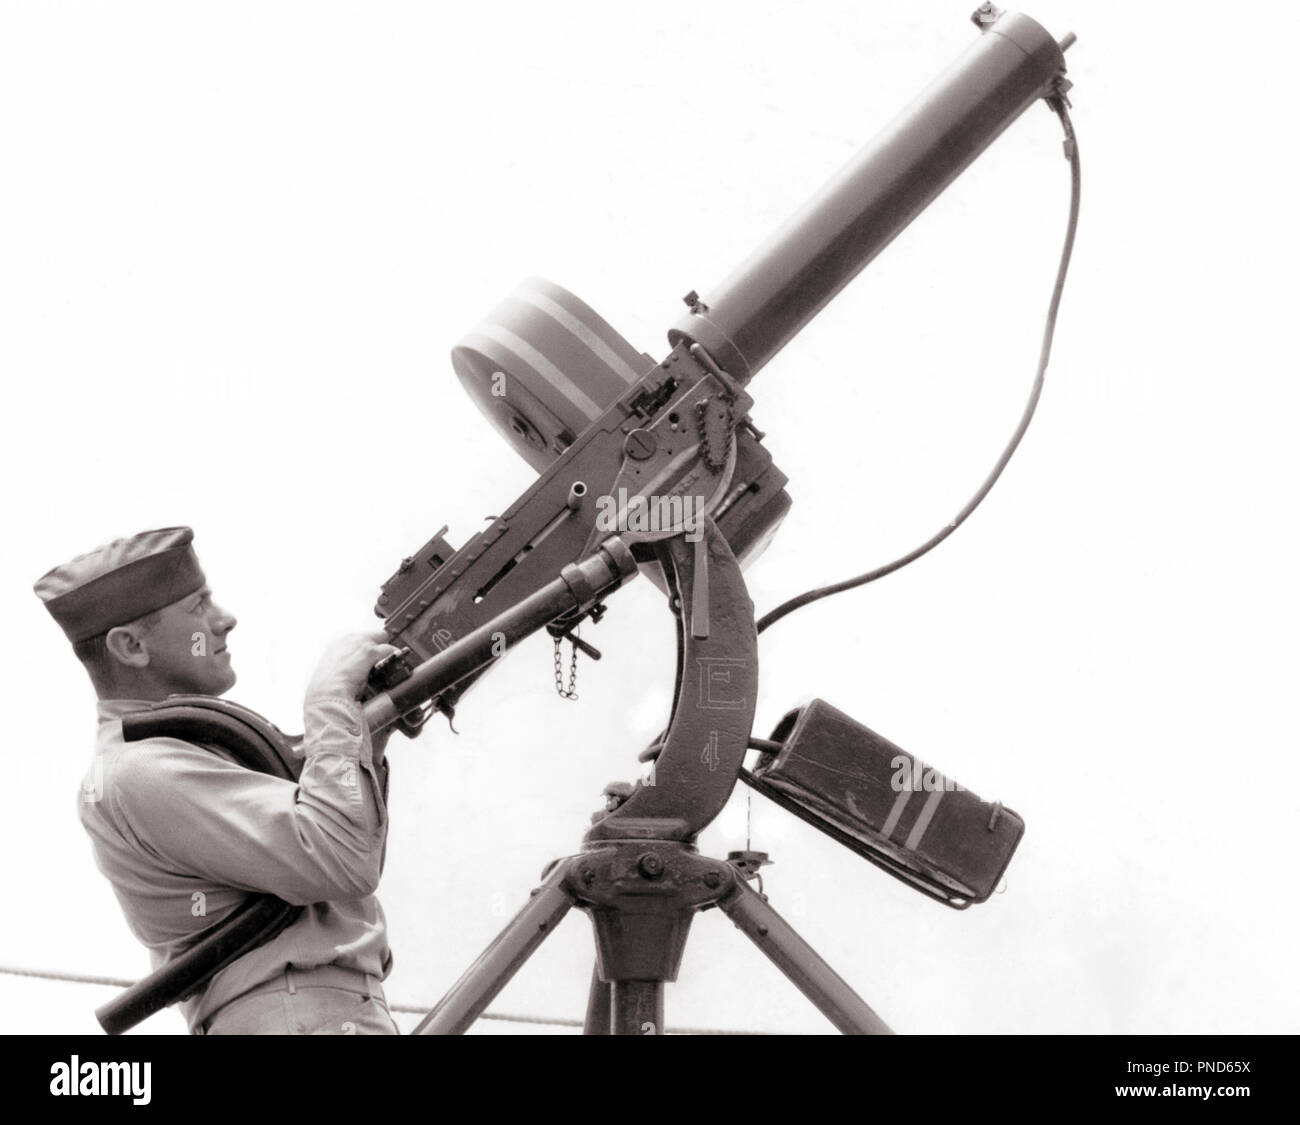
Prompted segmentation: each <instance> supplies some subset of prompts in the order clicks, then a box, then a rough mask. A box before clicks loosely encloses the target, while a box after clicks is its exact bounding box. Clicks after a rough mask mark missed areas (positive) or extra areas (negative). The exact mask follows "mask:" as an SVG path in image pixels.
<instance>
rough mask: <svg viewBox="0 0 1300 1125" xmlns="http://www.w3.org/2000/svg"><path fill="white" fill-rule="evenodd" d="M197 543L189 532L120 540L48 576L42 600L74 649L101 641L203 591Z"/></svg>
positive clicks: (40, 590) (162, 531)
mask: <svg viewBox="0 0 1300 1125" xmlns="http://www.w3.org/2000/svg"><path fill="white" fill-rule="evenodd" d="M193 540H194V532H193V531H191V530H190V529H189V528H188V527H163V528H159V529H157V530H155V531H142V532H140V534H139V535H132V536H130V537H129V538H127V539H114V540H113V542H111V543H106V544H104V546H102V547H96V548H95V550H93V551H91V552H89V553H88V554H85V555H78V556H77V557H76V558H75V559H73V560H72V561H71V562H67V563H64V564H63V565H62V566H56V567H55V568H54V569H53V570H51V571H49V572H48V573H47V574H45V575H43V576H42V577H41V578H40V580H39V581H38V582H37V583H36V586H35V590H36V596H37V597H38V598H40V599H41V601H43V602H44V603H45V608H46V609H48V610H49V611H50V615H51V616H52V617H53V618H54V620H55V621H57V622H58V623H59V627H60V628H61V629H62V630H63V631H64V632H65V633H66V634H67V635H68V640H70V641H71V642H72V643H73V644H76V643H77V642H78V641H84V640H87V639H88V638H90V637H96V636H98V635H99V634H100V633H106V632H108V630H109V629H112V628H113V627H114V626H116V625H125V624H127V623H128V622H131V621H135V620H136V619H138V618H141V617H143V616H144V615H145V614H147V613H153V611H154V610H156V609H162V608H163V607H164V606H169V605H171V604H172V603H173V602H178V601H180V600H181V598H184V597H187V596H188V595H190V594H192V593H194V592H195V591H196V590H198V589H200V588H201V587H202V586H203V584H204V583H205V582H206V579H205V578H204V576H203V570H202V568H201V567H200V566H199V560H198V556H197V555H195V553H194V547H193V546H192V543H193Z"/></svg>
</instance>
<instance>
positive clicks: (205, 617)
mask: <svg viewBox="0 0 1300 1125" xmlns="http://www.w3.org/2000/svg"><path fill="white" fill-rule="evenodd" d="M235 624H236V622H235V618H234V615H233V614H230V613H227V612H226V610H224V609H222V608H221V607H220V606H219V605H217V604H216V602H214V601H213V600H212V591H211V590H209V589H208V587H207V586H204V587H203V588H202V589H200V590H196V591H195V592H194V593H192V594H190V595H189V597H185V598H182V599H181V600H180V601H178V602H173V603H172V604H171V605H169V606H167V607H166V608H165V609H162V610H160V611H159V617H158V620H157V622H155V624H154V625H152V626H151V627H150V628H149V629H148V630H147V631H146V632H145V634H144V636H143V638H142V641H143V644H144V647H145V648H146V649H148V652H149V665H148V667H149V670H150V671H151V672H153V673H154V674H155V675H156V676H157V678H158V680H159V683H160V684H161V685H162V686H163V687H164V688H165V690H166V691H167V693H168V694H198V695H221V694H222V693H223V692H227V691H229V690H230V689H231V688H232V687H234V686H235V671H234V669H233V668H232V667H231V664H230V653H229V652H228V651H227V650H226V636H227V634H228V633H229V632H230V630H231V629H233V628H234V627H235Z"/></svg>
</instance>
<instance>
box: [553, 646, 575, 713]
mask: <svg viewBox="0 0 1300 1125" xmlns="http://www.w3.org/2000/svg"><path fill="white" fill-rule="evenodd" d="M572 648H573V655H572V657H571V658H570V660H569V687H568V690H565V687H564V660H563V658H562V657H561V656H560V638H559V637H556V638H555V694H556V695H558V696H559V697H560V698H561V699H577V698H578V693H577V692H576V691H574V690H573V689H574V688H575V687H577V684H578V646H577V645H573V646H572Z"/></svg>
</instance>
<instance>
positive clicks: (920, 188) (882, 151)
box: [668, 12, 1073, 380]
mask: <svg viewBox="0 0 1300 1125" xmlns="http://www.w3.org/2000/svg"><path fill="white" fill-rule="evenodd" d="M977 15H978V14H977ZM1072 41H1073V37H1072V36H1067V37H1066V38H1065V39H1064V40H1063V41H1062V44H1063V45H1064V46H1068V45H1069V44H1070V43H1071V42H1072ZM1062 44H1058V43H1057V41H1056V40H1055V39H1053V38H1052V36H1051V35H1050V34H1049V33H1048V32H1047V31H1046V30H1045V29H1044V28H1043V27H1041V26H1040V25H1039V24H1038V23H1036V22H1035V21H1034V20H1032V19H1030V18H1029V17H1028V16H1022V15H1018V14H1016V13H1012V12H1008V13H1004V14H1002V15H1001V16H999V17H998V18H997V20H996V21H995V22H992V23H990V24H989V25H988V26H987V27H986V28H985V30H984V32H983V34H981V36H980V38H979V39H978V40H977V41H976V42H975V43H974V44H972V45H971V46H970V48H968V49H967V51H966V52H965V53H964V54H963V55H962V56H961V57H960V58H958V60H957V61H956V62H955V63H954V64H953V65H952V67H951V68H949V70H948V71H947V72H946V73H944V74H943V75H942V76H941V77H940V78H939V79H938V80H937V81H935V82H934V83H933V84H932V85H931V86H930V87H929V89H927V90H926V91H925V92H924V93H923V94H922V95H921V96H920V97H919V98H918V99H917V100H916V101H915V102H913V103H912V104H911V105H910V106H909V107H908V108H907V109H905V110H904V111H903V112H902V113H901V114H899V115H898V117H896V118H895V119H894V120H893V122H891V123H890V124H889V125H888V126H887V127H886V128H885V129H884V130H883V131H882V132H881V133H880V134H879V135H878V136H877V137H876V138H875V139H874V140H872V141H871V142H870V143H868V144H867V145H866V147H864V148H863V149H862V150H861V151H860V152H859V153H858V154H857V156H855V157H854V158H853V160H851V161H850V162H849V164H848V165H847V166H846V167H845V168H844V169H843V170H841V171H840V172H839V174H838V175H836V176H835V177H834V178H833V179H831V181H830V182H829V183H827V184H826V185H825V186H824V187H823V188H822V189H821V191H820V192H818V193H817V194H816V195H815V196H814V197H813V198H812V199H811V200H809V201H808V203H807V204H805V205H804V207H803V208H802V209H801V210H800V211H799V212H798V213H797V214H795V215H794V217H793V218H791V219H790V221H789V222H787V223H786V225H785V226H784V227H783V228H782V229H781V230H779V231H778V232H777V233H776V235H775V236H774V237H773V238H772V239H771V240H770V241H768V242H767V244H766V245H764V246H763V247H762V248H760V249H759V250H758V251H757V252H756V253H755V254H753V255H752V256H751V257H750V258H749V259H748V261H746V262H745V263H744V264H743V265H742V266H741V267H740V268H739V269H737V270H736V271H735V272H734V273H733V274H731V276H730V277H728V278H727V279H726V280H725V281H723V282H722V284H721V285H719V286H718V287H717V288H716V289H714V290H713V291H711V292H710V293H706V294H705V301H706V302H707V304H700V303H697V302H692V310H691V312H690V313H689V314H687V315H686V316H685V317H683V318H682V319H681V320H680V321H678V322H677V324H676V325H674V326H673V328H672V329H671V330H670V331H669V333H668V338H669V340H670V341H671V342H672V344H673V345H674V346H676V345H677V343H679V342H680V341H681V340H683V339H686V340H689V341H691V342H694V343H699V344H701V345H703V347H704V348H705V349H706V350H707V351H708V352H709V353H710V354H711V355H712V356H713V358H714V359H716V360H717V361H718V363H720V364H721V365H722V366H723V367H724V368H725V369H726V370H727V371H728V372H729V373H730V374H731V375H733V376H734V377H736V378H738V379H741V380H746V379H749V378H751V377H752V376H753V375H754V374H755V373H756V372H757V371H758V369H759V368H760V367H762V366H763V365H764V364H765V363H767V361H768V360H770V359H771V358H772V357H773V356H774V355H776V353H777V352H778V351H780V350H781V348H783V347H784V346H785V345H786V344H787V343H788V342H789V341H790V339H791V338H792V337H793V336H795V334H796V333H798V332H799V330H800V329H802V328H803V326H804V325H805V324H807V323H808V321H810V320H811V319H812V318H813V317H814V316H816V315H817V313H818V312H820V311H821V309H822V308H823V307H824V306H825V305H826V303H827V302H828V301H830V299H831V298H832V297H834V296H835V294H837V293H838V292H839V291H840V290H841V289H842V288H844V286H845V285H847V284H848V283H849V282H850V281H851V280H852V279H853V278H854V277H856V276H857V274H858V273H859V272H860V271H861V270H862V268H863V267H864V266H866V264H867V263H868V262H870V261H871V260H872V259H873V258H874V257H875V256H876V255H877V254H879V253H880V251H881V250H883V249H884V248H885V247H886V246H887V245H888V244H889V243H890V242H891V241H892V240H893V238H894V237H895V236H896V235H897V234H899V233H900V232H901V231H902V230H903V229H904V228H905V227H906V226H907V225H908V224H909V223H910V222H911V221H912V220H913V219H914V218H916V216H917V215H919V214H920V213H921V211H922V210H924V209H925V207H926V206H928V205H929V204H930V202H931V201H933V200H934V199H935V197H936V196H938V195H939V193H940V192H942V191H943V189H944V188H946V187H947V186H948V185H949V184H950V183H952V181H953V180H954V179H956V178H957V176H958V175H960V174H961V172H962V171H964V170H965V169H966V167H967V166H968V165H969V164H970V163H971V162H972V161H973V160H974V159H975V158H976V157H977V156H979V154H980V153H981V152H983V151H984V150H985V149H986V148H988V146H989V145H990V144H992V143H993V141H994V140H996V139H997V137H998V136H999V135H1000V134H1001V133H1002V131H1003V130H1004V129H1006V128H1007V126H1008V125H1010V124H1011V123H1012V122H1013V121H1014V120H1015V119H1016V118H1017V117H1019V116H1020V114H1021V113H1023V112H1024V111H1025V110H1026V109H1027V108H1028V107H1029V106H1030V105H1032V104H1033V103H1034V102H1035V101H1036V100H1037V99H1038V98H1040V97H1042V96H1043V95H1045V94H1048V93H1050V92H1051V90H1052V88H1053V86H1054V85H1055V83H1056V81H1057V79H1058V78H1059V77H1060V75H1061V74H1062V73H1063V72H1064V70H1065V59H1064V55H1063V53H1062V52H1063V46H1062Z"/></svg>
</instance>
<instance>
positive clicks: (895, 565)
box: [757, 92, 1082, 633]
mask: <svg viewBox="0 0 1300 1125" xmlns="http://www.w3.org/2000/svg"><path fill="white" fill-rule="evenodd" d="M1047 104H1048V106H1050V107H1051V109H1052V112H1054V113H1055V114H1056V115H1057V116H1058V117H1059V118H1060V119H1061V127H1062V128H1063V129H1064V130H1065V142H1064V147H1065V158H1066V159H1067V160H1068V161H1069V162H1070V217H1069V219H1068V220H1067V222H1066V228H1065V244H1064V245H1063V246H1062V248H1061V262H1060V265H1059V266H1058V267H1057V270H1056V283H1055V285H1054V286H1053V287H1052V299H1051V302H1050V303H1049V304H1048V307H1047V320H1046V323H1045V325H1044V328H1043V346H1042V350H1041V351H1040V352H1039V356H1038V374H1037V375H1036V376H1035V378H1034V386H1033V390H1031V391H1030V393H1029V401H1028V402H1027V403H1026V404H1025V409H1024V413H1023V414H1021V416H1020V422H1019V424H1018V425H1017V426H1016V430H1015V433H1013V434H1012V435H1011V440H1010V441H1009V442H1007V445H1006V448H1005V449H1003V451H1002V455H1001V456H1000V457H999V458H998V460H997V463H996V464H995V465H994V466H993V471H992V472H990V473H989V475H988V476H987V477H986V478H985V479H984V483H983V484H981V485H980V487H979V489H978V491H977V492H976V493H975V495H974V496H972V497H971V498H970V500H969V501H967V503H966V506H965V507H964V508H962V510H961V511H960V512H958V513H957V515H956V516H955V517H954V518H953V519H952V521H951V522H950V523H948V524H947V525H945V526H944V527H943V528H942V529H941V530H940V531H939V532H937V533H936V534H935V535H933V536H932V537H931V538H929V539H927V540H926V541H925V542H924V543H922V544H921V546H919V547H917V548H916V549H915V550H913V551H909V552H908V553H907V554H905V555H902V556H901V557H899V558H897V559H895V560H894V561H893V562H891V563H886V564H885V565H884V566H881V567H877V568H876V569H875V570H870V571H868V572H867V573H866V574H859V575H858V576H857V577H856V578H849V579H846V580H845V581H843V582H836V583H834V584H833V585H830V586H820V587H818V588H816V589H814V590H808V591H807V592H806V593H803V594H800V595H798V596H797V597H794V598H791V599H790V600H789V601H785V602H782V603H781V604H780V605H779V606H777V607H776V608H775V609H774V610H772V611H770V612H769V613H766V614H764V615H763V616H762V617H761V618H759V620H758V625H757V628H758V631H759V632H760V633H761V632H762V631H763V630H764V629H766V628H767V627H768V626H769V625H775V624H776V623H777V622H778V621H780V620H781V618H783V617H785V616H786V614H789V613H793V612H794V611H795V610H796V609H801V608H802V607H803V606H806V605H808V604H810V603H812V602H815V601H818V600H819V599H821V598H826V597H829V596H830V595H832V594H839V593H843V592H844V591H845V590H852V589H854V588H855V587H857V586H865V585H866V584H867V583H868V582H874V581H876V579H877V578H884V577H885V575H887V574H893V573H894V571H896V570H901V569H902V568H903V567H905V566H907V564H908V563H912V562H915V561H916V560H917V559H919V558H920V557H921V556H922V555H925V554H928V553H929V552H930V551H932V550H934V548H935V547H937V546H938V545H939V544H940V543H942V542H943V541H944V540H945V539H947V538H948V536H949V535H951V534H952V533H953V532H954V531H956V530H957V529H958V528H959V527H960V526H961V525H962V524H963V523H965V522H966V519H967V517H968V516H970V514H971V513H972V512H973V511H975V509H976V508H978V507H979V506H980V503H981V502H982V501H983V499H984V497H985V496H987V495H988V494H989V491H990V490H991V489H992V488H993V485H994V484H996V483H997V479H998V477H1000V476H1001V475H1002V470H1003V469H1005V468H1006V467H1007V462H1008V461H1010V460H1011V455H1012V454H1013V453H1015V451H1016V449H1017V447H1018V446H1019V445H1020V439H1021V438H1023V437H1024V436H1025V431H1026V430H1027V429H1028V428H1029V422H1030V419H1032V418H1033V416H1034V410H1035V409H1036V408H1037V406H1038V399H1039V396H1040V395H1041V394H1042V392H1043V381H1044V378H1045V376H1046V374H1047V362H1048V360H1049V359H1050V358H1051V354H1052V337H1053V336H1054V335H1055V333H1056V314H1057V312H1058V311H1059V309H1060V307H1061V293H1062V292H1063V291H1064V289H1065V275H1066V273H1067V272H1068V271H1069V268H1070V255H1071V254H1072V253H1073V251H1074V235H1075V231H1076V229H1077V228H1078V225H1079V194H1080V186H1081V181H1082V176H1081V173H1080V170H1079V145H1078V141H1077V140H1076V139H1075V135H1074V125H1073V123H1072V122H1071V121H1070V113H1069V109H1068V102H1067V101H1066V98H1065V95H1064V93H1061V92H1056V93H1053V94H1052V95H1051V96H1049V97H1048V98H1047Z"/></svg>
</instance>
